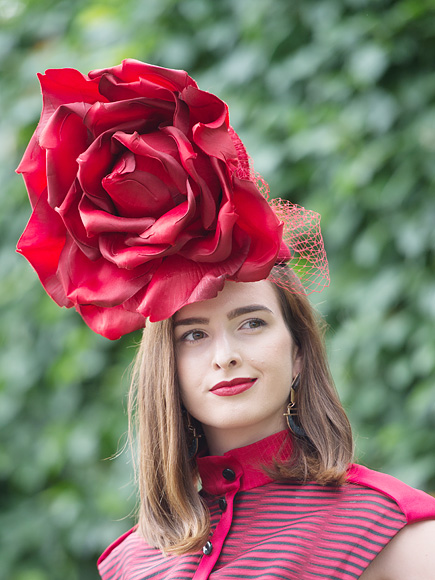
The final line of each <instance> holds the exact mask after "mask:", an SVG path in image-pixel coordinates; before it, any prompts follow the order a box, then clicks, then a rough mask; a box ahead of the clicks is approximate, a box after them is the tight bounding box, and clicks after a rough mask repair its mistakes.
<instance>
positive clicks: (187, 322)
mask: <svg viewBox="0 0 435 580" xmlns="http://www.w3.org/2000/svg"><path fill="white" fill-rule="evenodd" d="M209 322H210V319H209V318H182V319H181V320H176V321H175V322H174V328H176V327H177V326H192V325H193V326H194V325H195V324H208V323H209Z"/></svg>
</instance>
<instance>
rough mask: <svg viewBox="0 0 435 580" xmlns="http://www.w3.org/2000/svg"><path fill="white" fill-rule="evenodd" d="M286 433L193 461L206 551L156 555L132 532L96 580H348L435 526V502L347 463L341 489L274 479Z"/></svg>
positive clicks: (109, 554) (104, 559)
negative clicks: (405, 535) (401, 536)
mask: <svg viewBox="0 0 435 580" xmlns="http://www.w3.org/2000/svg"><path fill="white" fill-rule="evenodd" d="M290 453H291V438H290V436H289V432H288V431H282V432H280V433H276V434H274V435H271V436H270V437H267V438H266V439H263V440H262V441H259V442H257V443H254V444H252V445H248V446H247V447H243V448H240V449H234V450H231V451H229V452H228V453H225V455H223V456H207V457H199V458H198V459H197V461H198V467H199V471H200V475H201V480H202V486H203V487H202V491H201V494H202V495H203V497H204V499H205V501H206V503H207V505H208V508H209V510H210V517H211V525H212V534H211V536H210V538H209V542H207V544H206V546H205V547H204V551H203V552H204V553H203V552H198V553H196V554H188V555H185V556H167V557H165V556H163V555H162V554H161V552H160V551H159V550H156V549H155V548H152V547H150V546H149V545H148V544H147V543H146V542H145V540H144V539H143V538H142V537H140V536H139V534H138V533H137V532H136V531H135V528H133V529H132V530H130V531H129V532H127V533H126V534H124V535H123V536H122V537H121V538H119V539H118V540H117V541H116V542H114V543H113V544H112V545H111V546H109V548H108V549H107V550H106V551H105V552H104V553H103V555H102V556H101V557H100V559H99V561H98V568H99V572H100V575H101V578H102V579H103V580H148V579H149V580H163V579H165V580H191V579H194V580H206V579H210V580H221V579H222V580H223V579H227V580H236V579H240V580H241V579H244V580H245V579H246V580H248V579H251V578H256V579H261V580H285V579H288V580H355V579H357V578H359V577H360V576H361V574H362V573H363V572H364V570H365V569H366V568H367V566H368V565H369V564H370V562H371V561H372V560H373V559H374V558H375V557H376V556H377V554H379V552H380V551H381V550H382V549H383V548H384V547H385V546H386V545H387V544H388V542H389V541H390V540H391V539H392V538H393V537H394V536H395V535H396V534H397V532H398V531H400V530H401V529H402V528H403V526H405V525H406V524H407V523H413V522H416V521H419V520H424V519H435V498H433V497H431V496H430V495H428V494H425V493H424V492H422V491H419V490H415V489H413V488H411V487H409V486H407V485H406V484H404V483H402V482H400V481H399V480H397V479H395V478H394V477H391V476H389V475H385V474H382V473H378V472H375V471H372V470H370V469H367V468H366V467H363V466H360V465H355V464H353V465H351V466H350V468H349V472H348V478H347V483H346V484H344V485H342V486H340V487H331V486H322V485H318V484H316V483H313V482H309V483H294V482H279V481H274V480H273V479H272V477H270V476H269V475H268V474H267V473H266V472H265V471H264V467H265V466H267V465H271V460H272V459H273V458H274V457H280V458H282V459H285V458H286V457H289V455H290Z"/></svg>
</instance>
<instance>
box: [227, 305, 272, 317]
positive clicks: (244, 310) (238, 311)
mask: <svg viewBox="0 0 435 580" xmlns="http://www.w3.org/2000/svg"><path fill="white" fill-rule="evenodd" d="M258 311H266V312H271V313H272V310H271V309H270V308H267V306H262V305H261V304H251V305H249V306H241V307H240V308H234V310H231V311H230V312H228V314H227V316H228V320H232V319H233V318H237V317H238V316H242V315H243V314H250V313H251V312H258Z"/></svg>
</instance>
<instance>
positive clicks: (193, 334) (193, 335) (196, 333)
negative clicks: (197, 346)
mask: <svg viewBox="0 0 435 580" xmlns="http://www.w3.org/2000/svg"><path fill="white" fill-rule="evenodd" d="M204 337H205V332H203V331H202V330H190V331H189V332H186V333H185V334H183V336H182V337H181V340H184V341H186V342H196V341H197V340H201V339H202V338H204Z"/></svg>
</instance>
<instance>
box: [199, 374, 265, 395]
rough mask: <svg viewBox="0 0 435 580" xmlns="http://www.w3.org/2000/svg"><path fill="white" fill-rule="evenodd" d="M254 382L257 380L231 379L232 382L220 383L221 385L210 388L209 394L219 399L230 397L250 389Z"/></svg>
mask: <svg viewBox="0 0 435 580" xmlns="http://www.w3.org/2000/svg"><path fill="white" fill-rule="evenodd" d="M256 380H257V379H249V378H246V377H244V378H240V379H233V380H232V381H222V382H221V383H218V384H217V385H215V386H214V387H212V388H211V389H210V392H213V393H214V394H215V395H218V396H219V397H231V396H233V395H238V394H240V393H243V391H247V390H248V389H250V388H251V387H252V385H253V384H254V383H255V381H256Z"/></svg>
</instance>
